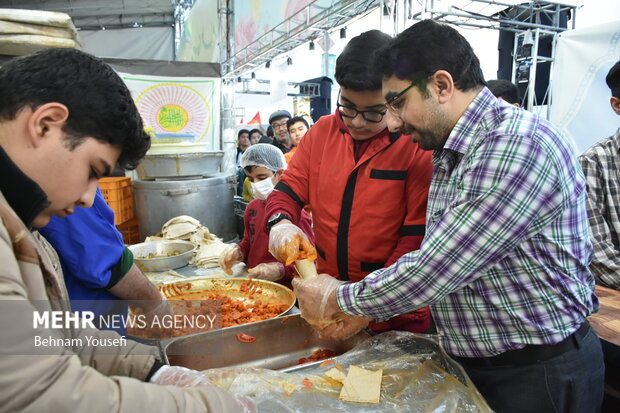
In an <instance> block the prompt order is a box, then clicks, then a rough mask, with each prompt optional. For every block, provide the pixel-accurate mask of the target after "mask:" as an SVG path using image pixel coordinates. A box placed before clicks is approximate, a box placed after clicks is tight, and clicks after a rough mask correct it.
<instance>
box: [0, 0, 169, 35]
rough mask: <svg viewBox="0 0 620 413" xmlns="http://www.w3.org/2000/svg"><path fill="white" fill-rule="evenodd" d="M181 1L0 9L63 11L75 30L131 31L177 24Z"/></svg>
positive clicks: (98, 1) (84, 1) (13, 3)
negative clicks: (138, 28) (132, 27)
mask: <svg viewBox="0 0 620 413" xmlns="http://www.w3.org/2000/svg"><path fill="white" fill-rule="evenodd" d="M177 3H178V1H177V0H0V8H9V9H31V10H47V11H59V12H63V13H67V14H68V15H70V16H71V18H72V19H73V24H74V25H75V27H77V28H80V29H83V30H88V29H93V28H97V27H99V28H100V27H106V26H108V27H115V26H116V27H129V26H131V25H132V24H134V23H137V24H142V25H144V26H170V25H172V24H174V9H175V7H176V4H177Z"/></svg>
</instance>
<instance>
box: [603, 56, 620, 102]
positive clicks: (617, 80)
mask: <svg viewBox="0 0 620 413" xmlns="http://www.w3.org/2000/svg"><path fill="white" fill-rule="evenodd" d="M605 82H607V86H609V88H610V89H611V95H612V96H613V97H615V98H620V60H618V61H617V62H616V64H615V65H614V66H613V67H612V68H611V70H609V73H607V76H606V77H605Z"/></svg>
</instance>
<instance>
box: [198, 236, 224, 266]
mask: <svg viewBox="0 0 620 413" xmlns="http://www.w3.org/2000/svg"><path fill="white" fill-rule="evenodd" d="M227 247H228V244H224V243H223V242H219V241H213V242H211V243H210V244H207V243H201V244H200V246H199V248H198V251H196V255H195V256H194V258H192V261H191V262H190V263H191V264H194V265H196V266H198V267H202V268H210V267H219V258H220V254H221V253H222V252H223V251H224V250H225V249H226V248H227Z"/></svg>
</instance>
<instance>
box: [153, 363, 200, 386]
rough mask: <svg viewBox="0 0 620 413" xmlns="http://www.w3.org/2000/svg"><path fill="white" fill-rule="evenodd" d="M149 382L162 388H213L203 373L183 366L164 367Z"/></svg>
mask: <svg viewBox="0 0 620 413" xmlns="http://www.w3.org/2000/svg"><path fill="white" fill-rule="evenodd" d="M149 381H150V382H151V383H155V384H160V385H162V386H177V387H196V386H212V384H211V383H210V382H209V380H208V379H207V377H206V376H205V375H204V374H202V373H201V372H199V371H197V370H191V369H188V368H186V367H181V366H162V367H161V368H160V369H159V370H157V371H156V372H155V374H153V376H152V377H151V379H150V380H149Z"/></svg>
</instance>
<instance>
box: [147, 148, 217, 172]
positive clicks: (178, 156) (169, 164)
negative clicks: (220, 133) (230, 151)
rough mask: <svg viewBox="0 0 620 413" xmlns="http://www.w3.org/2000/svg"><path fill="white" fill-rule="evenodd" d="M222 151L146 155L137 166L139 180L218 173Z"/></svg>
mask: <svg viewBox="0 0 620 413" xmlns="http://www.w3.org/2000/svg"><path fill="white" fill-rule="evenodd" d="M223 156H224V151H209V152H192V153H154V154H148V155H146V156H145V157H144V158H143V159H142V162H140V164H139V165H138V168H137V172H138V177H139V178H140V179H149V178H176V177H180V176H206V175H214V174H217V173H219V172H220V165H221V163H222V157H223Z"/></svg>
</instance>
